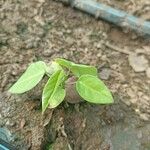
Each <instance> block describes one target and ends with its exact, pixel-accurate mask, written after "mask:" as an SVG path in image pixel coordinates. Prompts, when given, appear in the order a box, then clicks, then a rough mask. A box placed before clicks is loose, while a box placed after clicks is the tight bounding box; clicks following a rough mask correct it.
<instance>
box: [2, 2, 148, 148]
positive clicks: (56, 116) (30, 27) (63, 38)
mask: <svg viewBox="0 0 150 150" xmlns="http://www.w3.org/2000/svg"><path fill="white" fill-rule="evenodd" d="M99 2H104V3H106V4H108V5H110V6H113V7H115V8H119V9H121V10H124V11H127V12H128V13H131V14H133V15H136V16H138V17H142V18H144V19H146V20H150V1H149V0H118V1H117V0H113V1H111V0H102V1H101V0H99ZM57 57H61V58H66V59H69V60H71V61H74V62H76V63H83V64H90V65H94V66H96V67H97V68H98V71H99V75H100V78H101V79H102V80H103V81H104V82H105V84H106V85H107V86H108V87H109V88H110V90H111V92H112V94H113V97H114V101H115V103H114V104H113V105H109V106H105V105H94V104H90V103H87V102H83V103H81V104H69V103H67V102H63V103H62V104H61V105H60V106H59V107H57V108H56V109H54V110H50V109H49V110H47V111H46V113H45V114H44V115H42V113H41V96H40V95H41V92H42V87H43V84H42V83H40V84H39V85H38V87H36V88H35V89H33V90H32V91H31V92H28V93H26V94H23V95H13V94H10V93H8V89H9V87H10V86H11V85H12V84H13V83H14V82H15V81H16V80H17V79H18V78H19V76H20V75H21V74H22V73H23V72H24V70H25V69H26V67H27V66H28V65H29V64H30V63H31V62H34V61H37V60H43V61H45V62H46V63H49V62H50V61H52V60H53V59H55V58H57ZM43 82H44V81H43ZM0 127H1V128H6V129H7V130H9V131H10V133H11V140H10V141H11V143H12V144H13V145H14V146H15V147H16V149H19V150H40V149H43V150H50V149H53V150H149V149H150V41H149V39H147V38H144V37H141V36H140V35H138V34H136V33H135V32H133V31H130V30H129V29H121V28H119V27H117V26H115V25H113V24H111V23H108V22H105V21H103V20H98V19H96V18H94V17H92V16H90V15H88V14H85V13H83V12H80V11H78V10H76V9H73V8H71V7H69V6H66V5H63V4H62V3H60V2H58V1H54V0H1V1H0Z"/></svg>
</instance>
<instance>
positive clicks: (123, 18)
mask: <svg viewBox="0 0 150 150" xmlns="http://www.w3.org/2000/svg"><path fill="white" fill-rule="evenodd" d="M61 1H66V2H69V3H70V5H71V6H72V7H75V8H77V9H80V10H82V11H85V12H87V13H89V14H91V15H94V16H95V17H96V18H102V19H104V20H106V21H108V22H112V23H113V24H116V25H118V26H121V27H126V28H128V29H132V30H135V31H137V32H139V33H141V34H142V35H143V34H144V35H148V36H150V22H149V21H144V20H143V19H140V18H138V17H135V16H133V15H130V14H128V13H126V12H124V11H121V10H117V9H114V8H112V7H109V6H107V5H104V4H101V3H98V2H96V1H94V0H61Z"/></svg>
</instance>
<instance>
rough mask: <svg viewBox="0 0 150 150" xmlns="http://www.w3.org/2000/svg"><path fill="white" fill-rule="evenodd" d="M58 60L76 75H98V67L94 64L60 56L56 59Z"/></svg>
mask: <svg viewBox="0 0 150 150" xmlns="http://www.w3.org/2000/svg"><path fill="white" fill-rule="evenodd" d="M56 62H57V63H59V64H60V65H62V66H64V67H66V68H68V69H69V70H70V71H71V72H72V73H73V74H74V75H75V76H76V77H80V76H81V75H84V74H89V75H93V76H97V69H96V68H95V67H93V66H88V65H80V64H75V63H73V62H71V61H68V60H65V59H60V58H59V59H56Z"/></svg>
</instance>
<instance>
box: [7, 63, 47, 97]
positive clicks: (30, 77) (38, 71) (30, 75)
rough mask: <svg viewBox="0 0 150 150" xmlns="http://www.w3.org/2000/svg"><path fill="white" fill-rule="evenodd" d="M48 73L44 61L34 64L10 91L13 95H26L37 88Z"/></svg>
mask: <svg viewBox="0 0 150 150" xmlns="http://www.w3.org/2000/svg"><path fill="white" fill-rule="evenodd" d="M45 72H46V64H45V63H44V62H42V61H38V62H35V63H32V64H31V65H30V66H29V67H28V68H27V70H26V71H25V72H24V73H23V74H22V76H21V77H20V78H19V79H18V81H17V82H16V83H15V84H14V85H13V86H12V87H11V88H10V89H9V92H11V93H18V94H19V93H24V92H26V91H28V90H30V89H32V88H33V87H35V86H36V85H37V84H38V83H39V82H40V80H41V79H42V78H43V76H44V74H45Z"/></svg>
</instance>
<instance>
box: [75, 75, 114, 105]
mask: <svg viewBox="0 0 150 150" xmlns="http://www.w3.org/2000/svg"><path fill="white" fill-rule="evenodd" d="M76 90H77V91H78V93H79V95H80V96H81V97H82V98H83V99H85V100H86V101H88V102H91V103H96V104H109V103H113V97H112V95H111V93H110V91H109V89H108V88H107V87H106V85H105V84H104V83H103V82H102V81H101V80H100V79H98V78H97V77H95V76H91V75H82V76H81V77H80V78H79V79H78V81H77V82H76Z"/></svg>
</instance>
